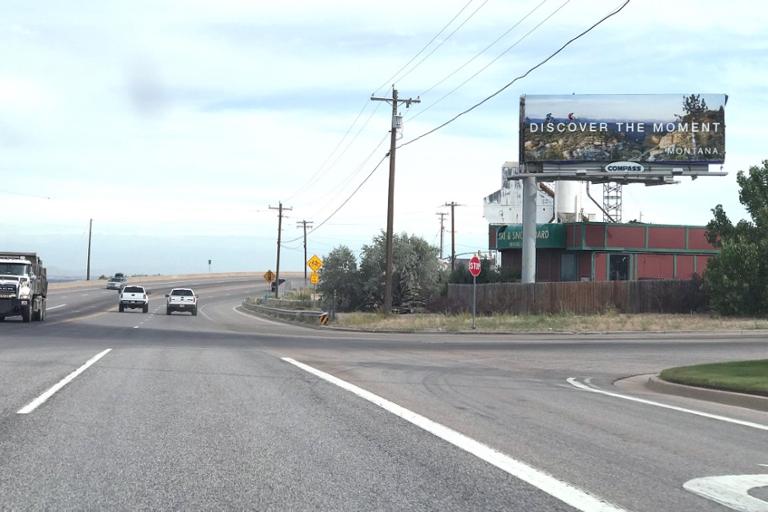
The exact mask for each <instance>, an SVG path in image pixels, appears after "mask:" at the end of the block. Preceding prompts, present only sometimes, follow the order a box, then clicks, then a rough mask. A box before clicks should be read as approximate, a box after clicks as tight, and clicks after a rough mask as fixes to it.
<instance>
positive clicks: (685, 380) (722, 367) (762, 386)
mask: <svg viewBox="0 0 768 512" xmlns="http://www.w3.org/2000/svg"><path fill="white" fill-rule="evenodd" d="M661 378H662V379H664V380H666V381H669V382H676V383H678V384H687V385H689V386H698V387H703V388H713V389H723V390H726V391H737V392H740V393H752V394H755V395H764V396H768V359H763V360H758V361H738V362H733V363H714V364H699V365H695V366H681V367H678V368H669V369H667V370H664V371H663V372H661Z"/></svg>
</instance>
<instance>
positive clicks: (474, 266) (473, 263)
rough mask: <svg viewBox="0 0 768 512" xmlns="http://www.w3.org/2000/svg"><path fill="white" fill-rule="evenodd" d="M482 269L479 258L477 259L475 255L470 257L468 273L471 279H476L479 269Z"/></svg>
mask: <svg viewBox="0 0 768 512" xmlns="http://www.w3.org/2000/svg"><path fill="white" fill-rule="evenodd" d="M481 268H482V265H481V264H480V258H478V257H477V254H475V255H474V256H472V259H470V260H469V273H470V274H472V277H477V276H479V275H480V269H481Z"/></svg>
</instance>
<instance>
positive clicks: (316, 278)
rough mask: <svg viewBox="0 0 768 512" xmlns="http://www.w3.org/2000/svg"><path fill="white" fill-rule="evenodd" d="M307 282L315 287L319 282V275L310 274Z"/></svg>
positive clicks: (315, 273)
mask: <svg viewBox="0 0 768 512" xmlns="http://www.w3.org/2000/svg"><path fill="white" fill-rule="evenodd" d="M309 282H310V283H311V284H313V285H317V283H319V282H320V275H319V274H318V273H317V272H312V273H311V274H310V275H309Z"/></svg>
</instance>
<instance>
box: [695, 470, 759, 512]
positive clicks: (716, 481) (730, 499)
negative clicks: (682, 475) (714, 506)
mask: <svg viewBox="0 0 768 512" xmlns="http://www.w3.org/2000/svg"><path fill="white" fill-rule="evenodd" d="M767 485H768V475H723V476H707V477H703V478H694V479H693V480H688V481H687V482H685V483H684V484H683V488H684V489H685V490H686V491H690V492H692V493H694V494H698V495H699V496H701V497H703V498H707V499H708V500H712V501H714V502H716V503H719V504H720V505H724V506H726V507H728V508H730V509H733V510H738V511H739V512H768V501H765V500H761V499H759V498H755V497H754V496H750V495H749V490H750V489H754V488H756V487H765V486H767Z"/></svg>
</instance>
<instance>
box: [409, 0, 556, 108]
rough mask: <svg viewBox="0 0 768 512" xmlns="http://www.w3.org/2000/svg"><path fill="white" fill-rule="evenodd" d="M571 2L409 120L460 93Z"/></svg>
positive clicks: (552, 13) (553, 12) (550, 14)
mask: <svg viewBox="0 0 768 512" xmlns="http://www.w3.org/2000/svg"><path fill="white" fill-rule="evenodd" d="M570 2H571V0H565V1H564V2H563V3H562V4H560V6H559V7H557V8H556V9H555V10H554V11H552V12H551V13H549V15H548V16H547V17H546V18H544V19H543V20H541V21H540V22H539V23H537V24H536V25H534V26H533V28H531V29H530V30H529V31H528V32H526V33H525V34H523V35H522V36H521V37H520V38H519V39H518V40H517V41H515V42H514V43H512V45H510V46H508V47H507V48H506V49H505V50H504V51H503V52H501V53H500V54H498V55H497V56H496V57H494V59H493V60H491V61H490V62H488V63H487V64H486V65H485V66H483V67H482V68H480V69H478V70H477V71H476V72H474V73H473V74H471V75H470V76H469V77H467V78H466V79H465V80H464V81H463V82H461V83H460V84H459V85H457V86H456V87H454V88H453V89H451V90H450V91H448V92H447V93H446V94H444V95H443V96H441V97H440V98H438V99H437V100H435V101H433V102H432V103H430V104H429V105H427V106H426V107H424V108H422V109H421V110H419V111H418V112H417V113H416V114H414V115H412V116H410V118H409V119H411V120H413V119H416V118H417V117H419V116H420V115H422V114H423V113H424V112H426V111H428V110H429V109H431V108H432V107H434V106H435V105H437V104H438V103H441V102H442V101H443V100H445V99H446V98H447V97H449V96H451V95H453V94H454V93H455V92H456V91H458V90H459V89H461V88H462V87H464V86H465V85H467V84H468V83H469V82H470V81H472V80H474V79H475V78H477V76H478V75H479V74H480V73H482V72H483V71H485V70H486V69H488V68H489V67H491V66H492V65H493V64H495V63H496V62H497V61H498V60H499V59H500V58H502V57H503V56H504V55H506V54H507V53H509V52H510V51H512V49H513V48H515V47H516V46H517V45H519V44H520V43H521V42H523V41H524V40H525V39H526V38H528V36H530V35H531V34H533V33H534V32H536V30H538V29H539V27H541V26H542V25H543V24H544V23H546V22H547V21H549V20H550V19H551V18H552V17H553V16H554V15H555V14H557V13H558V12H560V10H561V9H563V7H565V6H566V5H568V4H569V3H570Z"/></svg>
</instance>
